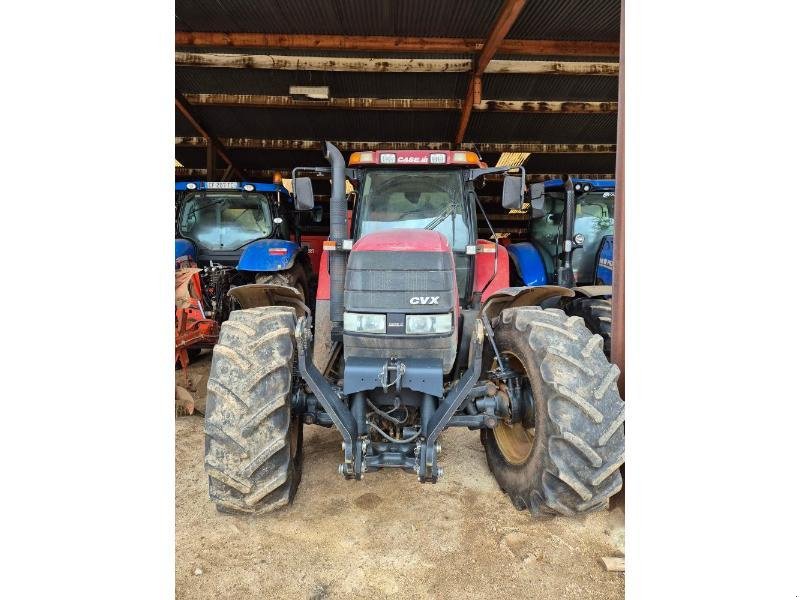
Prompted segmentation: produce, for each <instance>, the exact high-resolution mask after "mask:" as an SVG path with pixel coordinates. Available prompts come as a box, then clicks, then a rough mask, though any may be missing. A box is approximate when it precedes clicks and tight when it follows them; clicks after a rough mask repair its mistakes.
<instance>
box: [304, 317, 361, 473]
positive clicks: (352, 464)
mask: <svg viewBox="0 0 800 600" xmlns="http://www.w3.org/2000/svg"><path fill="white" fill-rule="evenodd" d="M305 323H306V319H305V318H301V319H298V321H297V326H296V328H295V339H296V340H297V367H298V369H299V371H300V375H301V376H302V378H303V381H305V382H306V384H307V385H308V387H310V388H311V391H312V392H313V394H314V396H316V398H317V400H318V401H319V403H320V404H322V406H323V408H325V412H327V413H328V415H329V416H330V417H331V420H332V421H333V424H334V425H335V426H336V429H338V430H339V433H341V434H342V437H343V438H344V465H343V467H344V473H343V474H344V475H345V476H351V477H356V478H360V476H361V472H362V469H361V461H362V456H361V454H362V453H361V452H359V451H358V449H357V448H356V444H357V442H358V426H357V425H356V420H355V418H354V417H353V413H352V412H350V409H349V408H348V407H347V406H346V405H345V403H344V402H342V400H341V399H340V398H339V395H338V394H337V393H336V390H334V389H333V387H331V385H330V384H329V383H328V382H327V381H326V379H325V378H324V377H323V376H322V373H320V372H319V370H318V369H317V367H316V366H314V361H313V359H312V356H311V354H310V353H309V352H308V336H307V334H306V330H305Z"/></svg>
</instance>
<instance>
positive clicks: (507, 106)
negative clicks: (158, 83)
mask: <svg viewBox="0 0 800 600" xmlns="http://www.w3.org/2000/svg"><path fill="white" fill-rule="evenodd" d="M184 97H185V98H186V100H187V101H188V102H189V103H190V104H192V105H199V106H223V107H228V108H236V107H251V108H304V109H323V108H332V109H341V110H426V111H438V110H453V111H455V110H458V111H460V110H461V109H462V107H463V105H464V103H463V101H461V100H456V99H453V98H330V99H328V100H308V99H296V98H294V97H292V96H269V95H264V94H184ZM472 109H473V110H476V111H488V112H534V113H614V112H616V110H617V103H616V102H598V101H590V102H576V101H569V100H480V101H479V102H478V103H475V104H474V105H473V108H472Z"/></svg>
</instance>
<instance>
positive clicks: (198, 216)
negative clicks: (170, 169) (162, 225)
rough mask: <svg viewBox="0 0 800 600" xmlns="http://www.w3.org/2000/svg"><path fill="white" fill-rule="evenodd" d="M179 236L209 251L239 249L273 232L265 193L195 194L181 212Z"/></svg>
mask: <svg viewBox="0 0 800 600" xmlns="http://www.w3.org/2000/svg"><path fill="white" fill-rule="evenodd" d="M179 231H180V234H181V235H182V236H183V237H186V238H188V239H190V240H192V241H193V242H195V243H196V244H197V245H199V246H201V247H202V248H205V249H207V250H238V249H239V248H241V247H242V246H244V245H245V244H248V243H250V242H252V241H253V240H256V239H259V238H262V237H268V236H269V235H270V234H271V233H272V218H271V217H270V210H269V203H268V202H267V198H266V197H265V196H264V195H263V194H252V193H247V192H194V193H192V194H189V195H187V196H186V199H185V200H184V203H183V210H181V217H180V227H179Z"/></svg>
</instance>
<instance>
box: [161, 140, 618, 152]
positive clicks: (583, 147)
mask: <svg viewBox="0 0 800 600" xmlns="http://www.w3.org/2000/svg"><path fill="white" fill-rule="evenodd" d="M219 141H220V143H222V144H223V145H224V147H225V148H230V149H243V150H321V148H322V147H321V143H320V142H319V141H317V140H276V139H271V138H269V139H264V138H220V140H219ZM331 143H332V144H334V145H335V146H336V147H337V148H339V149H340V150H343V151H345V152H350V151H364V150H378V149H381V150H391V149H394V150H453V149H455V146H454V144H451V143H450V142H366V141H364V142H357V141H332V142H331ZM175 145H176V146H179V147H182V148H205V147H206V140H205V138H204V137H176V138H175ZM464 147H465V148H468V149H470V148H475V149H477V150H478V151H479V152H492V153H497V152H531V153H534V154H614V153H615V152H616V145H615V144H543V143H539V142H502V143H500V142H489V143H481V144H464Z"/></svg>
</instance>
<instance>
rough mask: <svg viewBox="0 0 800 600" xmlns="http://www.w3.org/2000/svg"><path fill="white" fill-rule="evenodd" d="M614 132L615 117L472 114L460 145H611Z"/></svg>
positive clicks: (615, 135) (601, 115)
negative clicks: (507, 143)
mask: <svg viewBox="0 0 800 600" xmlns="http://www.w3.org/2000/svg"><path fill="white" fill-rule="evenodd" d="M616 132H617V115H616V114H588V115H582V114H547V113H528V114H522V115H521V114H519V113H494V112H473V113H472V117H471V119H470V121H469V126H468V127H467V132H466V134H465V135H464V141H465V142H473V143H476V144H480V142H523V141H525V142H542V143H547V144H614V143H616V141H617V133H616Z"/></svg>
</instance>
